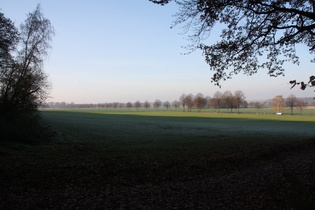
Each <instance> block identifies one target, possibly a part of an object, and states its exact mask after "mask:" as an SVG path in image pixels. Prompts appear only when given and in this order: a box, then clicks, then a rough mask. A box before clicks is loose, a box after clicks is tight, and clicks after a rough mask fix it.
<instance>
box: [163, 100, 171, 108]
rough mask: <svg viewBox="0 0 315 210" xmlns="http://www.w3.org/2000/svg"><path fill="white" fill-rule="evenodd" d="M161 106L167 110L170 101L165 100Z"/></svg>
mask: <svg viewBox="0 0 315 210" xmlns="http://www.w3.org/2000/svg"><path fill="white" fill-rule="evenodd" d="M163 106H164V107H165V108H166V109H167V110H168V109H169V108H170V107H171V103H170V102H169V101H165V102H164V103H163Z"/></svg>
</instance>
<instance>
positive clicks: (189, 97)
mask: <svg viewBox="0 0 315 210" xmlns="http://www.w3.org/2000/svg"><path fill="white" fill-rule="evenodd" d="M184 101H185V104H186V105H187V109H188V111H189V112H191V109H192V108H193V106H194V96H193V95H192V94H191V93H190V94H188V95H187V96H186V97H185V100H184Z"/></svg>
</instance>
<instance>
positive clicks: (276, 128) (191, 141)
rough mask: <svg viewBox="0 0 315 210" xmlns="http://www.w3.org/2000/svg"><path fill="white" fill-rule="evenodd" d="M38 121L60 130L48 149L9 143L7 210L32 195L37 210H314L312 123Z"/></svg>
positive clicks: (100, 115) (60, 114)
mask: <svg viewBox="0 0 315 210" xmlns="http://www.w3.org/2000/svg"><path fill="white" fill-rule="evenodd" d="M41 114H42V120H43V122H44V123H45V124H47V125H49V126H50V128H51V129H52V130H54V131H55V135H54V139H53V141H52V142H51V143H46V144H42V145H35V146H28V145H19V144H12V143H2V147H1V150H0V154H1V170H2V171H1V174H2V175H1V179H2V180H6V182H1V188H3V189H5V190H8V192H10V194H6V193H2V194H1V199H2V200H1V203H2V206H0V207H7V206H8V205H13V203H10V199H11V201H15V202H14V205H15V207H16V208H19V207H21V206H22V205H23V202H24V201H25V200H24V199H23V198H25V197H27V196H32V197H33V200H32V201H30V203H31V204H30V205H33V206H36V207H38V208H40V207H43V208H49V207H52V206H58V207H60V208H62V207H61V205H68V206H66V207H70V208H75V207H80V208H92V207H99V206H103V207H108V208H128V207H130V208H136V207H139V206H142V207H140V209H141V208H143V209H146V208H161V209H165V208H166V209H167V208H175V207H177V208H184V207H185V208H205V207H213V208H220V207H223V206H225V207H227V208H232V209H233V208H234V209H235V208H236V207H238V208H249V207H261V208H270V207H275V208H289V207H290V208H291V207H292V208H296V209H299V208H300V209H303V208H307V207H310V206H312V205H313V204H314V202H313V201H314V154H315V153H314V151H315V149H314V136H315V131H314V126H315V117H314V116H298V115H293V116H291V115H282V116H277V115H267V114H266V115H256V114H225V113H202V112H201V113H198V112H191V113H189V112H161V111H160V112H152V111H143V112H141V111H140V112H136V111H133V112H131V111H104V110H94V109H91V110H46V111H42V112H41ZM277 190H278V191H277ZM270 193H271V194H270ZM248 194H251V196H249V195H248ZM16 197H18V198H16ZM35 197H36V198H35ZM293 197H295V199H291V198H293ZM240 200H243V203H242V202H240ZM301 201H303V202H301ZM62 203H63V204H62ZM6 205H7V206H6ZM19 205H21V206H19ZM95 205H96V206H95ZM247 205H251V206H247ZM66 207H64V208H66Z"/></svg>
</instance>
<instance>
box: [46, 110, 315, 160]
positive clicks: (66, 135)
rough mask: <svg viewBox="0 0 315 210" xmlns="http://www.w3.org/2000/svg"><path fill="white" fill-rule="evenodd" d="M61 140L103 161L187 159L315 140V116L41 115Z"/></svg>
mask: <svg viewBox="0 0 315 210" xmlns="http://www.w3.org/2000/svg"><path fill="white" fill-rule="evenodd" d="M42 114H43V119H44V121H45V122H46V123H47V124H50V125H51V126H53V127H54V128H55V129H56V130H58V131H59V132H60V133H61V138H63V139H64V140H65V141H69V140H71V141H76V142H81V143H91V144H95V145H98V147H99V148H102V152H103V153H106V155H107V156H109V155H112V156H115V157H119V156H123V157H126V156H129V158H135V157H137V158H140V159H141V158H143V157H146V158H147V157H148V156H150V157H152V158H165V157H168V158H169V156H172V157H171V158H172V159H178V158H185V157H189V156H191V155H196V154H200V153H210V154H220V153H223V152H231V153H233V152H234V151H238V150H243V149H244V148H251V147H258V146H263V145H270V144H281V143H284V142H285V143H288V142H295V141H300V140H304V139H306V138H311V137H313V136H314V125H315V117H312V116H289V115H284V116H276V115H252V114H217V113H188V112H186V113H183V112H102V111H97V110H89V111H72V112H69V111H44V112H42Z"/></svg>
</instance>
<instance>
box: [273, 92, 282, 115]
mask: <svg viewBox="0 0 315 210" xmlns="http://www.w3.org/2000/svg"><path fill="white" fill-rule="evenodd" d="M272 109H273V110H274V111H275V112H276V113H280V112H283V110H284V100H283V97H282V95H278V96H275V97H274V98H273V99H272Z"/></svg>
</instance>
